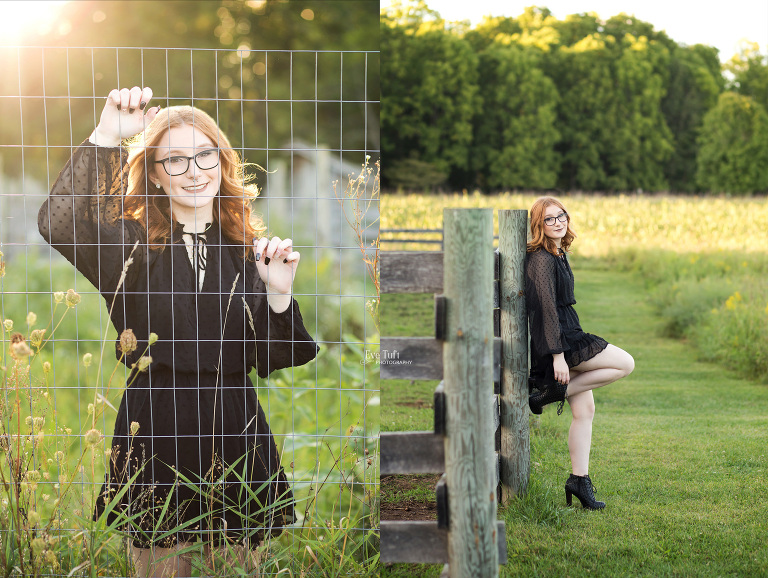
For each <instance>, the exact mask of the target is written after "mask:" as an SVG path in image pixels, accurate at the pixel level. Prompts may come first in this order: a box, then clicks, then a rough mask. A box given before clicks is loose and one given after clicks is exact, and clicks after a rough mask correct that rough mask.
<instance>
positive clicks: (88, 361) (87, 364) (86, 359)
mask: <svg viewBox="0 0 768 578" xmlns="http://www.w3.org/2000/svg"><path fill="white" fill-rule="evenodd" d="M92 361H93V355H91V354H90V353H86V354H85V355H83V365H84V366H85V367H90V366H91V362H92Z"/></svg>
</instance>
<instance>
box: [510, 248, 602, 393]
mask: <svg viewBox="0 0 768 578" xmlns="http://www.w3.org/2000/svg"><path fill="white" fill-rule="evenodd" d="M575 303H576V298H575V297H574V293H573V272H572V271H571V266H570V264H569V263H568V257H566V255H565V253H563V254H561V256H560V257H556V256H554V255H553V254H552V253H550V252H548V251H546V250H544V249H538V250H536V251H532V252H530V253H528V254H527V255H526V257H525V304H526V307H527V309H528V326H529V328H530V332H531V375H533V376H538V377H543V378H545V379H552V380H554V369H553V364H552V354H554V353H563V354H564V356H565V361H566V363H567V364H568V367H575V366H577V365H578V364H580V363H581V362H582V361H586V360H587V359H592V358H593V357H594V356H595V355H597V354H598V353H600V352H601V351H603V350H604V349H605V348H606V347H607V346H608V342H607V341H606V340H605V339H603V338H602V337H598V336H597V335H592V334H591V333H585V332H584V331H583V330H582V329H581V325H580V324H579V316H578V315H577V314H576V310H575V309H574V308H573V305H574V304H575Z"/></svg>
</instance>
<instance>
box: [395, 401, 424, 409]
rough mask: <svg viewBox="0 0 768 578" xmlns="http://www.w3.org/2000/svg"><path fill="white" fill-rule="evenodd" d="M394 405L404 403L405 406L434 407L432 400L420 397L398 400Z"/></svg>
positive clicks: (417, 407)
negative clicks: (417, 398) (413, 399)
mask: <svg viewBox="0 0 768 578" xmlns="http://www.w3.org/2000/svg"><path fill="white" fill-rule="evenodd" d="M394 405H402V406H403V407H415V408H416V409H424V408H427V409H432V402H431V401H422V400H420V399H419V400H416V401H398V402H397V403H395V404H394Z"/></svg>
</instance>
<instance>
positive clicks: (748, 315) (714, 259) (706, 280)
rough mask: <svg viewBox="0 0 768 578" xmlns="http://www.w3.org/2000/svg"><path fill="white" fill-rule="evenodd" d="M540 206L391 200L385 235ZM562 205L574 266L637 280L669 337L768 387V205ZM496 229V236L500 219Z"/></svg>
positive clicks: (574, 199)
mask: <svg viewBox="0 0 768 578" xmlns="http://www.w3.org/2000/svg"><path fill="white" fill-rule="evenodd" d="M535 199H536V196H534V195H524V194H504V195H498V196H483V195H480V194H479V193H475V194H460V195H458V194H457V195H444V196H428V195H394V194H391V195H385V196H384V198H383V200H382V204H383V210H382V223H381V227H382V230H384V231H386V229H395V228H441V227H442V208H443V207H492V208H494V209H502V208H503V209H529V208H530V206H531V204H532V203H533V201H534V200H535ZM561 200H562V201H563V202H564V204H565V207H566V208H567V210H568V212H569V214H570V215H571V217H572V225H573V227H574V229H575V231H576V234H577V238H576V240H575V241H574V243H573V246H572V252H573V257H574V259H575V260H576V261H577V262H578V260H579V259H583V258H587V259H597V260H600V261H601V262H603V263H606V264H608V265H610V266H611V267H612V268H614V269H616V270H618V271H634V272H637V273H638V274H639V275H640V277H641V278H642V280H643V282H644V284H645V288H646V290H647V294H648V299H649V301H650V302H651V303H652V304H653V305H654V310H655V311H656V312H658V313H659V314H660V315H661V316H662V318H663V319H664V322H663V327H662V331H663V332H664V333H665V334H666V335H669V336H672V337H679V338H685V339H687V340H690V342H691V343H692V344H693V345H695V346H696V347H697V350H698V352H699V355H700V356H701V357H702V358H703V359H708V360H713V361H718V362H721V363H723V364H724V365H725V366H726V367H729V368H732V369H736V370H738V371H739V372H741V373H742V374H743V375H745V376H748V377H751V378H754V379H759V380H763V381H766V380H768V323H767V321H768V285H766V284H765V283H764V279H765V276H766V273H768V227H764V226H762V224H763V223H765V222H768V198H765V197H760V198H738V199H731V198H721V197H715V198H709V197H669V196H642V195H632V196H628V195H620V196H586V195H572V196H564V197H561ZM494 223H495V225H494V227H496V228H497V227H498V214H497V213H495V211H494ZM496 230H497V229H496ZM383 236H384V238H387V237H389V238H398V235H397V234H388V233H386V232H385V233H384V235H383ZM408 236H409V237H413V234H408ZM427 237H429V236H428V235H425V236H424V238H427ZM400 238H405V237H404V236H403V235H400ZM430 238H435V237H434V235H432V236H431V237H430ZM384 247H385V248H386V249H388V250H392V249H401V250H402V249H410V250H414V249H423V248H424V246H420V245H416V244H414V243H411V244H407V243H386V244H384ZM427 247H430V246H427ZM431 247H432V248H435V246H434V245H432V246H431Z"/></svg>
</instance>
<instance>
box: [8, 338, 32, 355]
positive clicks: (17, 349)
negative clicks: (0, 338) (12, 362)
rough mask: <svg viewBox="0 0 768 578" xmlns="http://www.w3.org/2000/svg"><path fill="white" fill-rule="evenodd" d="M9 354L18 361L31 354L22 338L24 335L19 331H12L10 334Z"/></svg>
mask: <svg viewBox="0 0 768 578" xmlns="http://www.w3.org/2000/svg"><path fill="white" fill-rule="evenodd" d="M11 355H12V356H13V358H14V359H17V360H19V361H23V360H25V359H26V358H27V357H29V356H30V355H32V350H31V349H30V348H29V345H27V342H26V341H25V340H24V336H23V335H22V334H21V333H14V334H13V335H11Z"/></svg>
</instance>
